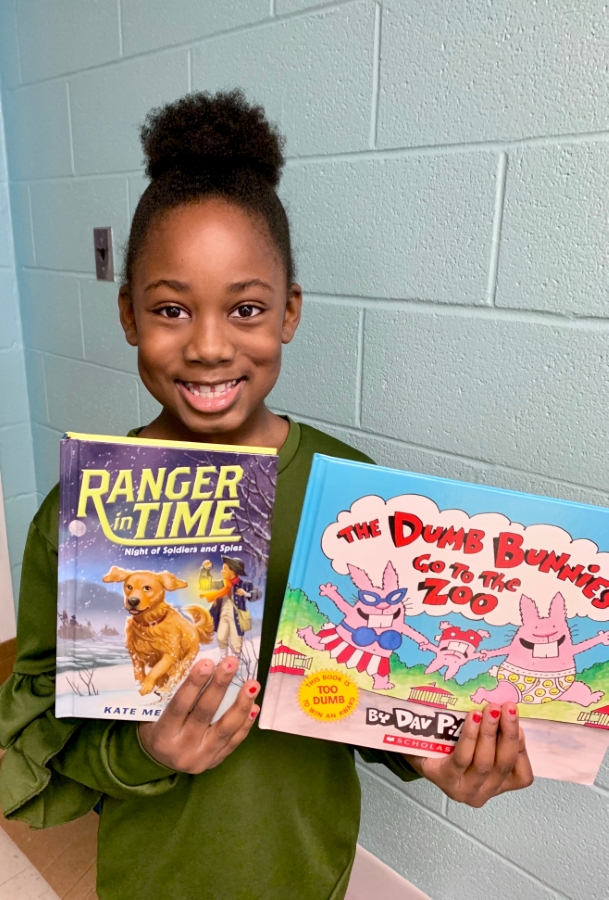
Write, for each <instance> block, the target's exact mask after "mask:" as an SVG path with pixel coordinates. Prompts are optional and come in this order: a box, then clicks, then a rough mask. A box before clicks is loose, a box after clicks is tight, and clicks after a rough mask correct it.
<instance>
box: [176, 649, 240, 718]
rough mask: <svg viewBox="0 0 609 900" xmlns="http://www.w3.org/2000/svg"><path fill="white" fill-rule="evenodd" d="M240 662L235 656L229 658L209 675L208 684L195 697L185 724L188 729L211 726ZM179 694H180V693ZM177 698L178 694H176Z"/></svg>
mask: <svg viewBox="0 0 609 900" xmlns="http://www.w3.org/2000/svg"><path fill="white" fill-rule="evenodd" d="M238 664H239V662H238V660H237V659H236V658H235V657H234V656H227V657H226V659H223V660H222V662H220V663H218V665H217V666H216V668H215V670H214V669H213V666H212V672H210V673H209V674H208V678H207V681H208V683H207V684H203V685H201V687H202V688H203V690H200V692H199V694H198V695H195V696H194V697H193V700H192V703H191V705H190V708H189V711H188V718H187V721H186V722H185V727H186V728H187V729H198V728H200V726H201V725H204V726H207V727H208V726H209V725H211V722H212V719H213V717H214V716H215V714H216V712H217V710H218V707H219V706H220V704H221V703H222V701H223V699H224V695H225V694H226V690H227V688H228V686H229V684H230V683H231V681H232V680H233V678H234V676H235V672H236V671H237V666H238ZM178 693H179V692H178ZM176 696H177V694H176Z"/></svg>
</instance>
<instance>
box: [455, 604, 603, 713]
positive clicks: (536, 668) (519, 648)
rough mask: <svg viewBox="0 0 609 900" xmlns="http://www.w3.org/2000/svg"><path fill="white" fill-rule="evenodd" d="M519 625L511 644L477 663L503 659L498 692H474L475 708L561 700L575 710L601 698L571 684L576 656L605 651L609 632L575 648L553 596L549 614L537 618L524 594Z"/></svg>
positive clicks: (560, 606)
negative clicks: (477, 705)
mask: <svg viewBox="0 0 609 900" xmlns="http://www.w3.org/2000/svg"><path fill="white" fill-rule="evenodd" d="M520 615H521V618H522V625H521V626H520V628H519V629H518V631H517V632H516V634H515V636H514V639H513V640H512V642H511V644H509V645H508V646H506V647H499V648H497V649H495V650H482V651H481V653H480V655H481V657H482V659H489V658H490V657H491V656H505V655H506V654H507V655H506V659H505V661H504V662H502V663H501V664H500V666H499V668H498V669H497V673H496V674H497V687H495V688H493V689H492V690H490V691H489V690H486V688H478V690H477V691H476V692H475V693H474V694H473V695H472V698H471V699H472V700H473V701H474V703H482V702H484V701H487V700H488V701H491V702H492V703H506V702H509V701H512V702H513V703H520V702H523V703H527V704H532V703H549V702H550V701H551V700H566V701H568V702H570V703H578V704H579V705H580V706H590V705H591V704H592V703H596V702H597V701H598V700H600V699H601V697H602V696H603V691H592V690H591V689H590V688H589V687H588V685H587V684H584V683H583V682H582V681H576V680H575V678H576V674H577V673H576V669H575V654H576V653H582V652H583V651H584V650H589V649H590V648H591V647H596V646H597V645H598V644H605V645H607V646H609V631H599V633H598V634H597V635H596V637H593V638H589V639H588V640H586V641H581V642H580V643H579V644H574V643H573V640H572V638H571V631H570V629H569V625H568V623H567V610H566V606H565V598H564V597H563V595H562V594H560V593H558V594H556V595H555V596H554V597H553V599H552V604H551V606H550V612H549V614H548V615H547V616H545V617H544V616H540V615H539V610H538V609H537V606H536V604H535V601H534V600H531V598H530V597H526V596H525V595H524V594H523V595H522V597H521V598H520Z"/></svg>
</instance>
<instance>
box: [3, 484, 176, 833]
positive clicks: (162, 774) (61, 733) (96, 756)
mask: <svg viewBox="0 0 609 900" xmlns="http://www.w3.org/2000/svg"><path fill="white" fill-rule="evenodd" d="M57 522H58V491H57V488H55V489H54V490H53V491H52V492H51V494H49V496H48V497H47V499H46V500H45V502H44V503H43V505H42V507H41V509H40V510H39V512H38V513H37V515H36V517H35V518H34V521H33V523H32V525H31V526H30V531H29V535H28V540H27V544H26V549H25V554H24V559H23V569H22V577H21V592H20V600H19V615H18V626H17V661H16V663H15V668H14V671H13V674H12V675H11V677H10V678H9V679H8V681H7V682H5V684H4V685H3V686H2V688H0V746H2V747H4V748H6V753H5V755H4V757H3V760H2V766H1V767H0V805H1V806H2V808H3V810H4V814H5V815H6V816H7V818H16V819H23V820H24V821H26V822H28V823H29V824H30V825H32V826H34V827H37V828H44V827H47V826H50V825H59V824H61V823H63V822H68V821H71V820H72V819H75V818H77V817H78V816H81V815H84V814H85V813H87V812H88V811H89V810H90V809H92V808H93V807H94V806H95V804H96V803H97V801H98V800H99V798H100V797H101V796H102V794H108V795H110V796H111V797H114V798H116V799H129V798H134V797H150V796H154V795H155V794H161V793H164V792H165V791H168V790H170V789H171V788H172V787H173V786H174V785H175V783H176V781H177V779H178V778H180V777H183V776H181V775H180V774H179V773H176V772H174V771H173V770H171V769H167V768H166V767H165V766H162V765H160V764H159V763H157V762H156V761H155V760H153V759H152V757H150V756H149V755H148V754H147V753H146V751H145V750H144V749H143V748H142V746H141V744H140V741H139V736H138V730H137V725H136V724H135V723H133V722H115V721H98V720H93V719H64V718H62V719H58V718H56V717H55V715H54V704H55V648H56V621H57V620H56V617H57V542H56V540H54V537H55V535H56V532H57Z"/></svg>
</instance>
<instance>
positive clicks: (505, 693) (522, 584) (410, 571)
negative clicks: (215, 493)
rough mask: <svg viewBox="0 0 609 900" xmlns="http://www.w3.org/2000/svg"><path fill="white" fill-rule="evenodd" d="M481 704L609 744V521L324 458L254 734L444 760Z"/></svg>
mask: <svg viewBox="0 0 609 900" xmlns="http://www.w3.org/2000/svg"><path fill="white" fill-rule="evenodd" d="M486 702H494V703H498V704H501V703H504V702H511V703H517V704H518V708H519V711H520V714H521V716H523V717H525V719H526V718H527V717H530V718H534V719H542V720H543V719H546V720H551V721H553V722H568V723H574V724H577V725H580V726H582V727H587V728H597V729H609V510H606V509H603V508H600V507H593V506H584V505H582V504H576V503H568V502H564V501H559V500H552V499H549V498H544V497H536V496H532V495H528V494H519V493H515V492H512V491H504V490H499V489H496V488H489V487H485V486H481V485H474V484H466V483H461V482H455V481H448V480H446V479H442V478H434V477H431V476H424V475H415V474H411V473H408V472H401V471H394V470H391V469H384V468H382V467H377V466H371V465H365V464H361V463H353V462H350V461H345V460H335V459H331V458H329V457H323V456H318V455H316V457H315V459H314V463H313V468H312V471H311V477H310V479H309V485H308V488H307V495H306V499H305V505H304V509H303V515H302V519H301V523H300V529H299V532H298V537H297V541H296V548H295V551H294V557H293V560H292V567H291V570H290V575H289V584H288V588H287V592H286V595H285V599H284V605H283V608H282V614H281V619H280V623H279V629H278V633H277V640H276V644H275V650H274V655H273V662H272V665H271V669H270V675H269V680H268V685H267V689H266V694H265V699H264V705H263V709H262V714H261V720H260V724H261V727H268V728H277V729H279V730H283V731H288V732H293V733H297V734H308V735H310V736H313V737H320V738H328V739H331V740H339V741H345V742H348V743H352V744H355V745H360V746H369V747H378V748H381V749H393V750H403V751H404V752H412V753H420V754H422V755H426V756H433V755H437V756H440V755H443V754H445V753H450V752H451V751H452V749H453V747H454V744H455V743H456V740H457V738H458V735H459V733H460V729H461V726H462V722H463V720H464V718H465V715H466V713H467V712H468V711H469V710H472V709H476V708H481V707H482V706H483V705H484V704H485V703H486Z"/></svg>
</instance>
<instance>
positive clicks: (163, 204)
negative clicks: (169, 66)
mask: <svg viewBox="0 0 609 900" xmlns="http://www.w3.org/2000/svg"><path fill="white" fill-rule="evenodd" d="M140 137H141V141H142V146H143V148H144V154H145V157H146V158H145V163H146V174H147V175H148V177H149V178H150V179H151V181H150V184H149V185H148V187H147V188H146V190H145V191H144V193H143V194H142V196H141V198H140V202H139V203H138V205H137V209H136V210H135V214H134V216H133V222H132V223H131V231H130V233H129V240H128V242H127V249H126V253H125V266H124V275H123V281H124V283H125V284H126V285H130V284H131V281H132V278H133V270H134V266H135V262H136V260H137V258H138V256H139V254H140V252H141V250H142V247H143V246H144V243H145V241H146V236H147V234H148V232H149V230H150V228H151V226H152V224H153V222H154V221H155V220H156V219H158V218H159V217H160V216H162V215H163V214H164V213H165V212H167V211H168V210H171V209H175V208H176V207H178V206H182V205H183V204H190V203H197V202H199V201H201V200H204V199H206V198H211V197H218V198H222V199H226V200H227V201H229V202H231V203H235V204H236V205H237V206H240V207H241V208H242V209H244V210H245V211H246V212H248V213H251V214H252V215H254V216H256V217H258V218H259V219H262V220H263V221H264V223H265V224H266V227H267V229H268V232H269V234H270V237H271V239H272V241H273V242H274V243H275V245H276V247H277V250H278V251H279V254H280V257H281V259H282V262H283V264H284V266H285V270H286V277H287V283H288V285H289V284H291V283H292V282H293V281H294V276H295V272H294V260H293V257H292V245H291V241H290V226H289V223H288V218H287V215H286V212H285V209H284V208H283V204H282V203H281V200H280V199H279V197H278V196H277V194H276V191H275V189H276V187H277V185H278V184H279V180H280V178H281V171H282V169H283V165H284V162H285V160H284V157H283V153H282V150H283V146H284V143H285V139H284V138H283V136H282V135H281V134H280V133H279V132H278V131H277V129H276V128H275V126H274V125H271V124H270V123H269V122H268V121H267V119H266V116H265V114H264V110H263V109H262V107H261V106H253V105H250V104H248V102H247V101H246V99H245V96H244V94H243V92H242V91H240V90H234V91H230V92H219V93H217V94H215V95H211V94H208V93H204V92H200V93H195V94H187V95H186V96H185V97H182V98H181V99H180V100H176V101H175V102H173V103H168V104H167V105H166V106H163V107H161V108H159V109H153V110H151V111H150V112H149V113H148V115H147V116H146V119H145V122H144V124H143V125H142V127H141V130H140Z"/></svg>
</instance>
